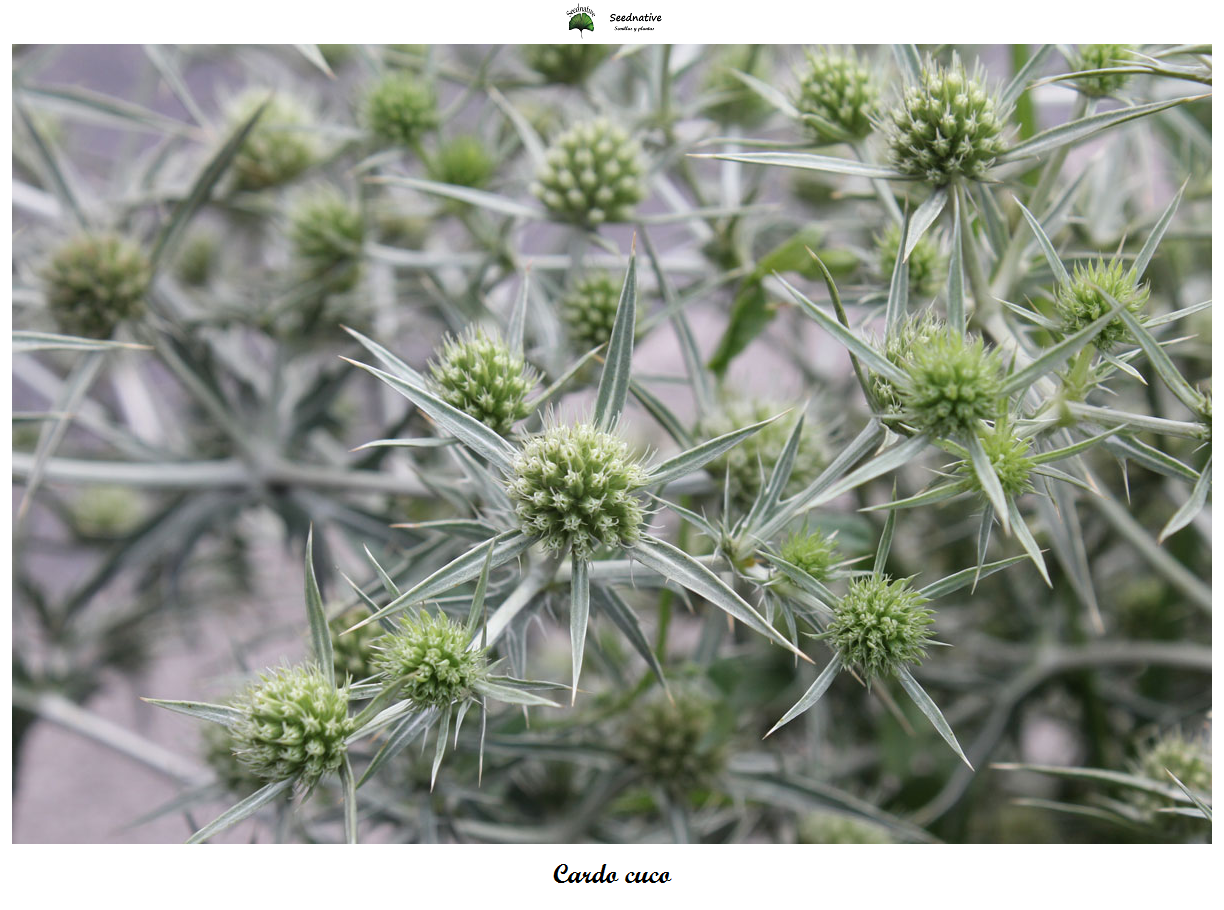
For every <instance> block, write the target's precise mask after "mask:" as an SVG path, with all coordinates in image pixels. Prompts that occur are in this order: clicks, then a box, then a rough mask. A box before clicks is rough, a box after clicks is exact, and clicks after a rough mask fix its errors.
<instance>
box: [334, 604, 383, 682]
mask: <svg viewBox="0 0 1224 910" xmlns="http://www.w3.org/2000/svg"><path fill="white" fill-rule="evenodd" d="M369 615H370V614H369V613H367V612H366V611H365V610H363V609H362V608H361V607H354V608H353V609H351V610H346V611H345V612H343V613H341V614H339V615H338V616H336V617H334V618H333V619H332V620H331V622H329V623H328V625H329V626H330V627H331V639H332V665H333V666H334V667H335V668H336V678H337V679H351V680H353V681H358V680H363V679H369V678H370V677H371V676H374V675H375V674H377V673H378V667H377V666H376V663H375V658H376V656H377V654H378V652H377V651H376V650H375V649H374V645H375V643H376V642H379V641H381V639H382V637H383V635H385V634H386V632H385V631H384V629H383V627H382V626H380V625H379V624H378V623H376V622H372V623H367V624H366V625H364V626H361V627H360V628H358V629H353V626H355V625H357V623H359V622H361V621H362V620H363V619H366V618H368V617H369ZM349 629H353V631H351V632H350V631H348V630H349Z"/></svg>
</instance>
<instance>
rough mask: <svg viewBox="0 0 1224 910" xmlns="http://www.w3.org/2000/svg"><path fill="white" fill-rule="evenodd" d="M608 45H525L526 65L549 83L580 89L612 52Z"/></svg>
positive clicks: (523, 53) (521, 50) (521, 51)
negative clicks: (579, 86) (574, 86)
mask: <svg viewBox="0 0 1224 910" xmlns="http://www.w3.org/2000/svg"><path fill="white" fill-rule="evenodd" d="M611 50H612V48H611V46H610V45H606V44H525V45H523V46H522V48H521V49H520V53H521V54H522V55H523V62H524V63H526V64H527V66H529V67H530V68H531V69H533V70H535V71H536V72H537V73H539V74H540V75H541V76H543V77H544V78H545V80H546V81H548V82H556V83H559V84H561V85H580V84H581V83H583V82H586V80H587V77H588V76H590V75H591V73H593V72H595V68H596V67H597V66H599V64H601V63H602V62H603V61H604V59H605V58H606V57H607V56H608V54H609V53H610V52H611Z"/></svg>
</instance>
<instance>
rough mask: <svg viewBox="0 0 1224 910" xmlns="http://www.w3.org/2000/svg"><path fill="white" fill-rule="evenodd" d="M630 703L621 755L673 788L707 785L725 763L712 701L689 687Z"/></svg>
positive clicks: (657, 781) (723, 746)
mask: <svg viewBox="0 0 1224 910" xmlns="http://www.w3.org/2000/svg"><path fill="white" fill-rule="evenodd" d="M673 699H674V700H673V701H668V700H667V699H666V698H658V699H655V700H654V701H651V702H647V703H646V704H645V705H642V706H641V707H638V708H635V710H634V711H633V712H632V713H631V715H630V717H629V718H628V719H627V720H626V722H625V725H624V728H623V730H622V733H621V742H622V745H621V755H622V757H623V758H624V759H625V761H626V762H628V763H629V764H630V765H632V766H634V767H635V768H637V769H638V770H639V771H640V772H641V773H642V774H643V775H644V776H645V777H646V778H648V779H649V780H651V781H652V782H654V783H657V784H661V785H662V786H664V787H666V788H668V789H669V790H671V791H672V792H673V793H685V792H688V791H690V790H693V789H695V788H699V787H703V786H708V785H709V784H710V783H711V782H712V780H713V779H714V778H715V777H716V776H717V775H718V774H719V772H721V771H722V769H723V767H724V766H725V764H726V749H725V743H724V742H723V741H722V737H720V736H719V735H718V731H717V729H716V727H715V715H714V706H713V705H712V704H711V702H710V701H709V700H708V699H706V698H704V697H702V696H700V695H697V694H694V693H691V692H676V693H674V695H673Z"/></svg>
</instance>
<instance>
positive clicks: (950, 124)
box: [886, 55, 1006, 186]
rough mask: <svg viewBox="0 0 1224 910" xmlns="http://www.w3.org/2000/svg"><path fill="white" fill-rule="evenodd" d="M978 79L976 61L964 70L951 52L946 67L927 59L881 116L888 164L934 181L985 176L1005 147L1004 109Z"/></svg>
mask: <svg viewBox="0 0 1224 910" xmlns="http://www.w3.org/2000/svg"><path fill="white" fill-rule="evenodd" d="M982 79H983V73H982V70H981V67H980V65H979V66H978V67H977V68H975V69H974V71H973V72H972V73H970V72H968V71H966V69H965V67H964V65H963V64H962V63H961V62H960V58H959V57H957V56H955V55H953V57H952V63H951V65H949V66H947V67H945V66H941V65H939V64H937V63H935V62H934V61H930V60H928V61H927V64H926V66H924V67H923V70H922V76H921V78H920V79H919V81H918V83H917V84H916V85H910V86H908V87H907V88H906V89H905V92H904V94H903V96H902V99H901V101H900V103H899V104H897V106H896V107H894V108H893V110H892V111H891V112H890V113H889V115H888V118H887V124H886V127H887V131H888V134H889V146H890V147H891V150H892V161H893V165H894V166H895V167H896V168H897V169H898V170H899V171H901V173H903V174H907V175H909V176H911V177H918V178H920V179H922V180H925V181H926V182H927V183H930V184H932V185H934V186H944V185H946V184H947V183H949V182H951V181H952V180H954V179H955V178H957V177H967V178H969V179H971V180H983V179H985V178H986V175H987V173H988V172H989V170H990V167H991V165H992V164H994V160H995V158H997V157H998V156H999V155H1000V154H1002V153H1003V150H1004V148H1005V147H1006V146H1005V144H1004V141H1003V129H1004V126H1005V118H1006V114H1005V112H1003V111H1002V110H1001V109H1000V105H999V102H998V101H997V100H996V99H995V98H994V97H993V96H992V95H991V94H990V92H989V91H987V89H986V87H985V86H984V85H983V84H982Z"/></svg>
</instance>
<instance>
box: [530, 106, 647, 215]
mask: <svg viewBox="0 0 1224 910" xmlns="http://www.w3.org/2000/svg"><path fill="white" fill-rule="evenodd" d="M642 172H643V167H642V147H641V145H640V144H639V143H638V141H637V140H636V139H630V138H629V136H628V135H627V134H626V133H625V131H624V130H623V129H621V128H620V127H619V126H614V125H613V124H612V123H610V122H609V121H608V120H606V119H603V118H600V119H598V120H593V121H591V122H589V123H581V124H578V125H577V126H575V127H573V128H572V129H570V130H568V131H567V132H565V133H563V134H561V135H560V136H559V137H557V140H556V141H555V142H554V143H553V145H552V147H551V148H549V150H548V153H547V155H546V156H545V162H544V165H543V166H542V167H541V168H540V170H539V172H538V173H537V174H536V180H535V182H534V183H533V184H532V185H531V192H532V193H533V194H534V195H535V196H536V198H538V199H539V200H540V201H541V202H542V203H544V205H545V206H546V207H547V208H548V210H549V211H550V212H551V213H552V214H553V216H554V217H556V218H557V219H559V220H561V221H572V222H574V223H576V224H580V225H584V226H589V227H596V226H598V225H600V224H603V223H604V222H609V221H625V220H626V219H627V218H629V216H630V214H631V213H632V211H633V207H634V206H635V205H637V204H638V203H639V202H640V201H641V200H642V197H643V196H644V195H645V190H644V188H643V185H642Z"/></svg>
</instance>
